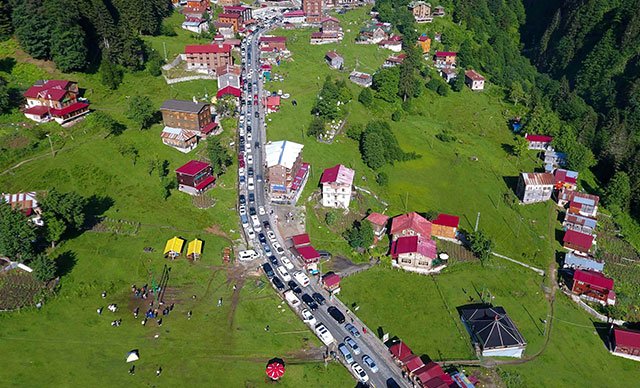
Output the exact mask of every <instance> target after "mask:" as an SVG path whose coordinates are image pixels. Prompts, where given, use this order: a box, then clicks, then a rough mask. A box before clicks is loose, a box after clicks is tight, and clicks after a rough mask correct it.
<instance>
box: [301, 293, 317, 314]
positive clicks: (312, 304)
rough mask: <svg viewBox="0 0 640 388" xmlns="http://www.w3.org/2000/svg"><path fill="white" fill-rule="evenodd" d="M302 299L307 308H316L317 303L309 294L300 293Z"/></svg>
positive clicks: (313, 309)
mask: <svg viewBox="0 0 640 388" xmlns="http://www.w3.org/2000/svg"><path fill="white" fill-rule="evenodd" d="M301 298H302V301H303V302H304V303H305V304H306V305H307V306H309V308H310V309H311V310H312V311H315V310H317V309H318V304H317V303H316V301H315V300H313V298H312V297H311V296H309V294H302V297H301Z"/></svg>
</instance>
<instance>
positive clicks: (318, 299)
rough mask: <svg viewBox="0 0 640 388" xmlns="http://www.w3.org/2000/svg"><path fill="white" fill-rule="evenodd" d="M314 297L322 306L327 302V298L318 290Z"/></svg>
mask: <svg viewBox="0 0 640 388" xmlns="http://www.w3.org/2000/svg"><path fill="white" fill-rule="evenodd" d="M313 299H315V301H316V302H318V304H319V305H320V306H322V305H324V304H325V302H326V299H324V296H322V295H320V293H318V292H314V293H313Z"/></svg>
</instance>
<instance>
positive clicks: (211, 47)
mask: <svg viewBox="0 0 640 388" xmlns="http://www.w3.org/2000/svg"><path fill="white" fill-rule="evenodd" d="M235 15H236V16H237V14H235ZM184 52H185V54H210V53H213V54H217V53H230V52H231V45H229V44H224V43H220V44H188V45H186V46H185V48H184Z"/></svg>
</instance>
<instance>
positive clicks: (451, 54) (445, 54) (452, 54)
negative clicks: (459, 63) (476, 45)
mask: <svg viewBox="0 0 640 388" xmlns="http://www.w3.org/2000/svg"><path fill="white" fill-rule="evenodd" d="M457 55H458V53H456V52H453V51H436V57H437V58H440V57H455V56H457Z"/></svg>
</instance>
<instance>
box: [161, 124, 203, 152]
mask: <svg viewBox="0 0 640 388" xmlns="http://www.w3.org/2000/svg"><path fill="white" fill-rule="evenodd" d="M160 138H161V139H162V143H164V144H165V145H168V146H169V147H173V148H175V149H177V150H178V151H180V152H182V153H185V154H186V153H189V152H191V151H192V150H193V149H194V148H196V147H197V146H198V135H196V133H195V132H193V131H188V130H186V129H180V128H172V127H164V129H163V130H162V132H160Z"/></svg>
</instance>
